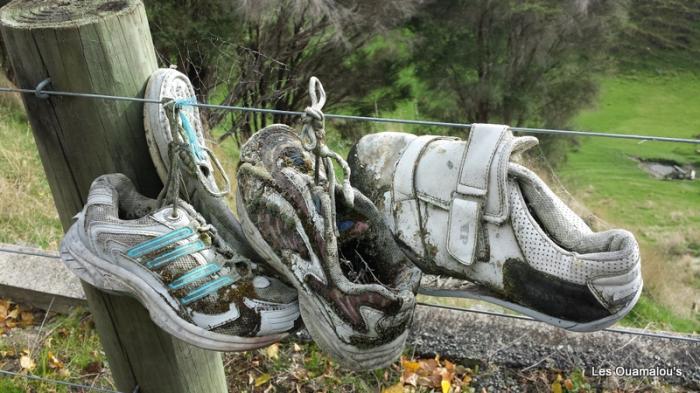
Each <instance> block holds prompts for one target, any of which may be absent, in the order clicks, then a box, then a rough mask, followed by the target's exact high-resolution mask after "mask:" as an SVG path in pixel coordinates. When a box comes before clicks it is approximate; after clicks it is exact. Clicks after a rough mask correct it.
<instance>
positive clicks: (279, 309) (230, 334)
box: [61, 174, 300, 351]
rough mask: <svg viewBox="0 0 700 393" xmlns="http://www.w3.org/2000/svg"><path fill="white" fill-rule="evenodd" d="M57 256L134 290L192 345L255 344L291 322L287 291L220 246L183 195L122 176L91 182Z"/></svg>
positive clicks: (86, 274) (294, 320)
mask: <svg viewBox="0 0 700 393" xmlns="http://www.w3.org/2000/svg"><path fill="white" fill-rule="evenodd" d="M61 257H62V259H63V260H64V262H65V263H66V265H68V267H69V268H70V269H71V270H72V271H73V272H74V273H75V274H77V275H78V276H79V277H80V278H81V279H82V280H84V281H86V282H88V283H89V284H91V285H93V286H95V287H97V288H100V289H103V290H107V291H111V292H116V293H120V294H127V295H131V296H134V297H135V298H136V299H138V300H139V301H140V302H141V303H142V304H143V305H144V306H145V307H146V309H148V311H149V313H150V315H151V318H152V319H153V321H154V322H155V323H156V324H157V325H158V326H160V327H161V328H163V330H165V331H166V332H168V333H170V334H171V335H173V336H175V337H178V338H180V339H182V340H183V341H186V342H189V343H191V344H193V345H197V346H199V347H202V348H206V349H211V350H217V351H243V350H250V349H254V348H259V347H262V346H266V345H269V344H271V343H273V342H275V341H278V340H280V339H281V338H282V337H284V335H285V333H287V332H289V331H292V330H294V329H295V328H296V327H298V325H299V323H300V319H299V307H298V303H297V295H296V291H295V290H293V289H291V288H290V287H288V286H286V285H285V284H283V283H282V282H280V281H279V280H277V279H275V278H273V277H269V276H266V275H263V274H261V273H260V272H259V269H258V267H257V266H256V265H255V264H253V263H251V262H250V261H249V260H247V259H246V258H244V257H241V256H240V255H238V254H237V253H236V252H234V251H233V250H232V249H230V248H229V247H227V246H226V245H225V244H224V243H223V241H222V240H221V238H220V237H219V235H218V234H217V232H216V230H215V229H214V228H213V227H212V226H211V225H209V224H207V223H206V222H205V221H204V219H203V218H202V217H201V215H199V214H198V213H197V212H196V211H195V210H194V209H193V208H192V207H191V206H190V205H189V204H187V203H185V202H183V201H179V200H177V201H175V202H174V203H165V204H163V203H161V202H159V201H158V200H154V199H150V198H146V197H144V196H142V195H140V194H139V193H138V192H137V191H136V190H135V189H134V187H133V184H132V183H131V181H130V180H129V179H128V178H126V177H125V176H124V175H120V174H112V175H105V176H101V177H99V178H97V179H96V180H95V181H94V182H93V184H92V187H91V189H90V193H89V196H88V201H87V204H86V205H85V207H84V209H83V211H82V212H81V213H80V214H78V216H77V221H76V222H75V224H74V225H73V226H72V227H71V228H70V230H69V231H68V233H67V234H66V237H65V238H64V240H63V242H62V244H61Z"/></svg>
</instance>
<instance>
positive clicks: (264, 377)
mask: <svg viewBox="0 0 700 393" xmlns="http://www.w3.org/2000/svg"><path fill="white" fill-rule="evenodd" d="M270 379H271V377H270V374H268V373H263V374H260V375H259V376H258V377H257V378H255V387H256V388H257V387H260V386H262V385H264V384H266V383H268V382H270Z"/></svg>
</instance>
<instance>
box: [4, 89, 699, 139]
mask: <svg viewBox="0 0 700 393" xmlns="http://www.w3.org/2000/svg"><path fill="white" fill-rule="evenodd" d="M49 83H50V80H48V79H47V80H44V81H42V82H40V83H39V84H38V85H37V87H36V88H34V89H20V88H12V87H2V88H0V93H24V94H34V95H35V96H36V97H38V98H48V97H50V96H64V97H81V98H88V99H100V100H113V101H130V102H140V103H149V104H161V105H170V104H173V103H175V100H165V101H160V100H154V99H148V98H139V97H125V96H115V95H108V94H95V93H82V92H69V91H54V90H46V89H45V88H46V86H48V85H49ZM187 105H188V106H194V107H198V108H205V109H215V110H225V111H236V112H254V113H264V114H271V115H285V116H302V115H303V114H304V112H300V111H284V110H278V109H266V108H253V107H246V106H234V105H217V104H207V103H201V102H192V103H188V104H187ZM324 116H325V118H326V119H336V120H350V121H365V122H372V123H393V124H407V125H416V126H430V127H448V128H462V129H469V128H471V126H472V125H471V124H469V123H450V122H442V121H432V120H409V119H395V118H385V117H371V116H354V115H340V114H332V113H326V114H324ZM510 129H511V130H513V131H514V132H523V133H530V134H550V135H568V136H593V137H601V138H616V139H631V140H638V141H643V142H646V141H654V142H673V143H690V144H700V139H688V138H672V137H663V136H654V135H640V134H616V133H609V132H595V131H572V130H557V129H549V128H528V127H511V128H510Z"/></svg>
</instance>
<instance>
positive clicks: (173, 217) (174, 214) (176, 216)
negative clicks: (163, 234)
mask: <svg viewBox="0 0 700 393" xmlns="http://www.w3.org/2000/svg"><path fill="white" fill-rule="evenodd" d="M164 216H165V219H166V220H168V221H170V222H177V221H180V219H181V218H182V213H180V212H179V211H177V210H173V209H170V211H168V212H165V214H164Z"/></svg>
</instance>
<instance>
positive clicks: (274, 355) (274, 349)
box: [265, 343, 280, 360]
mask: <svg viewBox="0 0 700 393" xmlns="http://www.w3.org/2000/svg"><path fill="white" fill-rule="evenodd" d="M265 355H267V357H268V358H269V359H272V360H278V359H279V358H280V345H279V343H275V344H272V345H270V346H269V347H267V348H265Z"/></svg>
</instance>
